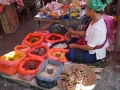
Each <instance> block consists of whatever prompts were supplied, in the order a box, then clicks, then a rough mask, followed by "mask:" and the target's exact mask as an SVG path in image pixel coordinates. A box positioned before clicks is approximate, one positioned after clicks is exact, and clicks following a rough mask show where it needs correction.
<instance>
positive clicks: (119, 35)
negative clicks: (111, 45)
mask: <svg viewBox="0 0 120 90" xmlns="http://www.w3.org/2000/svg"><path fill="white" fill-rule="evenodd" d="M115 51H120V0H118V5H117V33H116V43H115Z"/></svg>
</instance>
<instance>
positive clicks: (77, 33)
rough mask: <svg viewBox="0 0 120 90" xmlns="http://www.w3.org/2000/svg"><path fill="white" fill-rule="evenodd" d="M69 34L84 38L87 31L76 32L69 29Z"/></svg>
mask: <svg viewBox="0 0 120 90" xmlns="http://www.w3.org/2000/svg"><path fill="white" fill-rule="evenodd" d="M68 32H70V33H71V34H75V35H79V36H84V35H85V31H83V30H82V31H75V30H73V29H69V30H68Z"/></svg>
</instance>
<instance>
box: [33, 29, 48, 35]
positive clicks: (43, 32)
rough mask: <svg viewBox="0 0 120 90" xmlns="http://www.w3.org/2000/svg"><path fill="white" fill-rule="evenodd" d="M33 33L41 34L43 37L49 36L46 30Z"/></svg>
mask: <svg viewBox="0 0 120 90" xmlns="http://www.w3.org/2000/svg"><path fill="white" fill-rule="evenodd" d="M34 33H42V34H43V35H44V36H46V35H48V34H50V32H49V31H48V30H44V31H35V32H34Z"/></svg>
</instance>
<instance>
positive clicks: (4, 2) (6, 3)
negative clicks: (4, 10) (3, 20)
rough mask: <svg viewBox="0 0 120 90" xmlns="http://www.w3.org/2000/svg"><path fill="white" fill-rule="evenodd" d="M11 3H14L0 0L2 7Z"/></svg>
mask: <svg viewBox="0 0 120 90" xmlns="http://www.w3.org/2000/svg"><path fill="white" fill-rule="evenodd" d="M13 2H15V0H0V5H2V6H4V5H10V4H12V3H13Z"/></svg>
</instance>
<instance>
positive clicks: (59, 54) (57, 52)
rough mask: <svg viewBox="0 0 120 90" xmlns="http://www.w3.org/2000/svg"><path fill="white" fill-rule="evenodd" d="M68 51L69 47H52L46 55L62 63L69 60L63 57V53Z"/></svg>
mask: <svg viewBox="0 0 120 90" xmlns="http://www.w3.org/2000/svg"><path fill="white" fill-rule="evenodd" d="M68 51H69V49H58V48H52V49H50V50H49V52H48V56H49V58H50V59H52V60H57V61H60V62H62V63H67V62H69V61H68V60H67V58H66V57H65V54H66V53H67V52H68Z"/></svg>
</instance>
